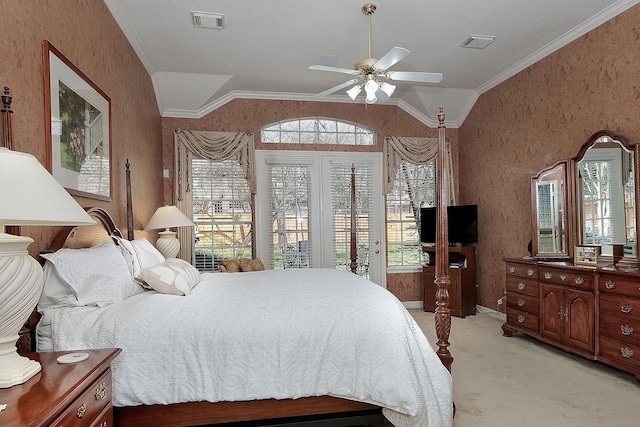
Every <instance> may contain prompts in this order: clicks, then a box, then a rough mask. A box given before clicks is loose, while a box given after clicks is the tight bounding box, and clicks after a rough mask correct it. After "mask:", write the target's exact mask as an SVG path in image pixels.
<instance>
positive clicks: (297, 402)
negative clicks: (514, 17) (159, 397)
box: [1, 88, 453, 427]
mask: <svg viewBox="0 0 640 427" xmlns="http://www.w3.org/2000/svg"><path fill="white" fill-rule="evenodd" d="M11 99H12V98H11V96H10V94H9V89H8V88H5V92H4V96H2V104H3V108H2V110H1V113H2V120H3V138H2V143H3V145H4V146H8V147H11V145H12V135H11V134H12V132H11V113H12V111H11V108H10V103H11ZM444 117H445V116H444V113H443V111H442V108H440V113H439V115H438V121H439V126H438V134H439V146H438V150H439V153H438V159H437V161H438V163H437V164H438V166H439V167H438V170H437V174H438V175H437V182H438V183H439V187H438V192H439V195H440V197H439V203H438V228H437V230H438V231H437V234H438V235H437V239H436V241H437V244H436V279H435V283H436V285H437V288H438V291H437V294H436V297H437V303H436V310H435V327H436V333H437V338H438V342H437V346H438V350H437V354H438V356H439V357H440V360H441V361H442V363H443V364H444V366H445V367H446V368H447V369H448V370H449V371H451V364H452V362H453V357H451V354H450V352H449V350H448V347H449V342H448V339H449V333H450V328H451V316H450V311H449V291H448V288H449V284H450V280H449V271H448V268H449V266H448V259H447V258H448V248H447V247H448V241H447V233H446V230H447V226H446V224H447V217H446V215H447V204H448V194H449V193H448V188H449V184H448V179H447V173H446V170H445V167H446V165H447V161H446V159H445V152H446V143H445V126H444ZM352 179H353V172H352ZM352 193H353V194H352V198H353V197H355V193H354V186H353V185H352ZM126 194H127V228H128V233H127V234H128V236H127V237H128V239H133V212H132V203H131V179H130V165H129V161H128V159H127V163H126ZM352 206H353V207H355V203H352ZM85 209H86V210H87V212H88V213H89V214H90V215H91V216H92V217H94V218H95V219H96V223H97V225H96V226H83V227H77V228H76V227H64V228H63V229H61V230H60V232H59V233H58V234H57V235H56V237H55V238H54V240H53V242H52V243H51V245H50V247H49V249H48V250H47V252H48V251H56V250H58V249H60V248H62V247H72V248H80V247H91V246H95V245H96V244H99V243H100V242H102V241H104V240H106V239H110V237H109V236H110V235H117V236H120V237H122V233H121V231H120V229H119V228H118V227H117V226H116V224H115V223H114V221H113V219H112V218H111V216H110V215H109V214H108V213H107V212H106V211H105V210H103V209H101V208H85ZM352 216H353V217H354V218H355V216H354V214H353V212H352ZM17 232H18V233H19V229H17ZM353 234H355V233H353ZM352 238H353V240H352V245H351V248H352V254H351V268H352V269H354V268H355V266H356V265H357V259H356V254H355V249H354V248H355V247H356V244H355V243H356V242H355V236H353V235H352ZM441 254H443V255H442V256H441ZM38 320H39V315H38V313H37V312H36V311H34V315H32V316H31V318H30V319H29V322H28V324H27V327H28V328H29V330H30V331H31V339H32V341H33V340H34V338H35V326H36V325H37V322H38ZM32 348H34V347H32ZM114 409H115V415H114V422H115V425H123V426H128V425H135V426H155V425H158V422H159V420H161V421H162V425H163V426H167V427H170V426H193V425H206V424H226V423H237V422H243V423H244V424H242V425H243V426H247V425H253V424H247V423H248V422H251V421H256V420H261V421H264V420H271V421H270V422H274V420H294V421H295V420H297V421H300V420H303V421H304V420H308V419H310V418H311V419H317V417H323V418H324V419H326V418H329V419H332V420H334V422H336V423H337V424H336V425H346V424H340V423H339V422H338V420H345V419H349V420H351V421H353V420H357V421H358V423H359V424H367V423H369V422H372V421H376V420H377V422H379V421H380V420H382V416H381V411H382V409H381V408H380V407H378V406H375V405H371V404H368V403H362V402H356V401H351V400H347V399H341V398H336V397H331V396H318V397H305V398H299V399H283V400H275V399H267V400H254V401H247V402H217V403H211V402H189V403H179V404H173V405H148V406H134V407H116V408H114ZM260 425H265V422H263V423H262V424H260Z"/></svg>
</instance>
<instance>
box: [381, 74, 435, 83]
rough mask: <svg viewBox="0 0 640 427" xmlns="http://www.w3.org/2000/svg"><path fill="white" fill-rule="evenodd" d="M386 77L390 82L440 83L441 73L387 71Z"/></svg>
mask: <svg viewBox="0 0 640 427" xmlns="http://www.w3.org/2000/svg"><path fill="white" fill-rule="evenodd" d="M387 76H389V78H390V79H391V80H402V81H405V82H419V83H440V82H441V81H442V73H422V72H418V71H389V72H388V73H387Z"/></svg>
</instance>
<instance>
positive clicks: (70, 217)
mask: <svg viewBox="0 0 640 427" xmlns="http://www.w3.org/2000/svg"><path fill="white" fill-rule="evenodd" d="M0 183H2V184H1V185H0V222H1V221H4V225H82V224H95V222H94V221H93V220H92V219H91V217H90V216H89V214H87V212H85V210H84V209H83V208H82V207H81V206H80V205H79V204H78V202H76V201H75V200H74V199H73V197H71V195H70V194H69V193H68V192H67V190H65V189H64V188H62V186H61V185H60V184H59V183H58V181H56V180H55V179H54V178H53V176H51V174H50V173H49V172H48V171H47V170H46V169H45V168H44V167H43V166H42V165H41V164H40V162H38V160H37V159H36V158H35V157H33V156H32V155H31V154H27V153H20V152H17V151H12V150H9V149H8V148H4V147H2V148H0Z"/></svg>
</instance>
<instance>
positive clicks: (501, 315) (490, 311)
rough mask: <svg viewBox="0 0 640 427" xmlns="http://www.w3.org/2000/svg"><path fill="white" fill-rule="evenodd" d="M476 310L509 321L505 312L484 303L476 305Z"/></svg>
mask: <svg viewBox="0 0 640 427" xmlns="http://www.w3.org/2000/svg"><path fill="white" fill-rule="evenodd" d="M476 312H478V313H482V314H488V315H489V316H491V317H495V318H496V319H500V320H502V321H503V322H506V321H507V315H506V314H505V313H500V312H499V311H496V310H494V309H492V308H489V307H484V306H482V305H476Z"/></svg>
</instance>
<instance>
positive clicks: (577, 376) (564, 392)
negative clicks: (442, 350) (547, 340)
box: [410, 310, 640, 427]
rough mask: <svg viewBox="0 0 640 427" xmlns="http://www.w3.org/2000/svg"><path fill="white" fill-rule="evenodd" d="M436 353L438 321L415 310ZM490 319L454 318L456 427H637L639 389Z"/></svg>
mask: <svg viewBox="0 0 640 427" xmlns="http://www.w3.org/2000/svg"><path fill="white" fill-rule="evenodd" d="M410 312H411V314H412V315H413V317H414V318H415V319H416V321H417V322H418V324H419V325H420V327H421V328H422V329H423V331H424V332H425V334H426V335H427V337H428V338H429V340H430V341H431V343H432V344H433V345H434V347H435V343H436V341H437V339H436V336H435V326H434V314H433V313H426V312H424V311H422V310H410ZM502 323H503V322H502V320H500V319H497V318H495V317H492V316H490V315H487V314H476V315H473V316H467V317H466V318H464V319H461V318H457V317H454V318H453V319H452V326H451V337H450V340H449V341H450V342H451V346H450V347H449V348H450V351H451V354H452V356H453V358H454V362H453V365H452V373H453V384H454V401H455V403H456V416H455V419H454V423H453V424H454V426H455V427H470V426H474V427H479V426H492V427H495V426H522V427H529V426H554V427H562V426H571V427H573V426H580V427H588V426H638V425H640V383H639V382H637V381H636V380H635V377H634V376H633V375H631V374H628V373H625V372H622V371H619V370H617V369H614V368H611V367H608V366H606V365H603V364H601V363H598V362H593V361H589V360H585V359H582V358H580V357H577V356H574V355H572V354H569V353H566V352H564V351H562V350H558V349H556V348H554V347H551V346H549V345H547V344H543V343H540V342H538V341H536V340H534V339H532V338H530V337H527V336H525V335H523V334H514V336H513V337H504V336H503V335H502V329H501V326H502Z"/></svg>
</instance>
